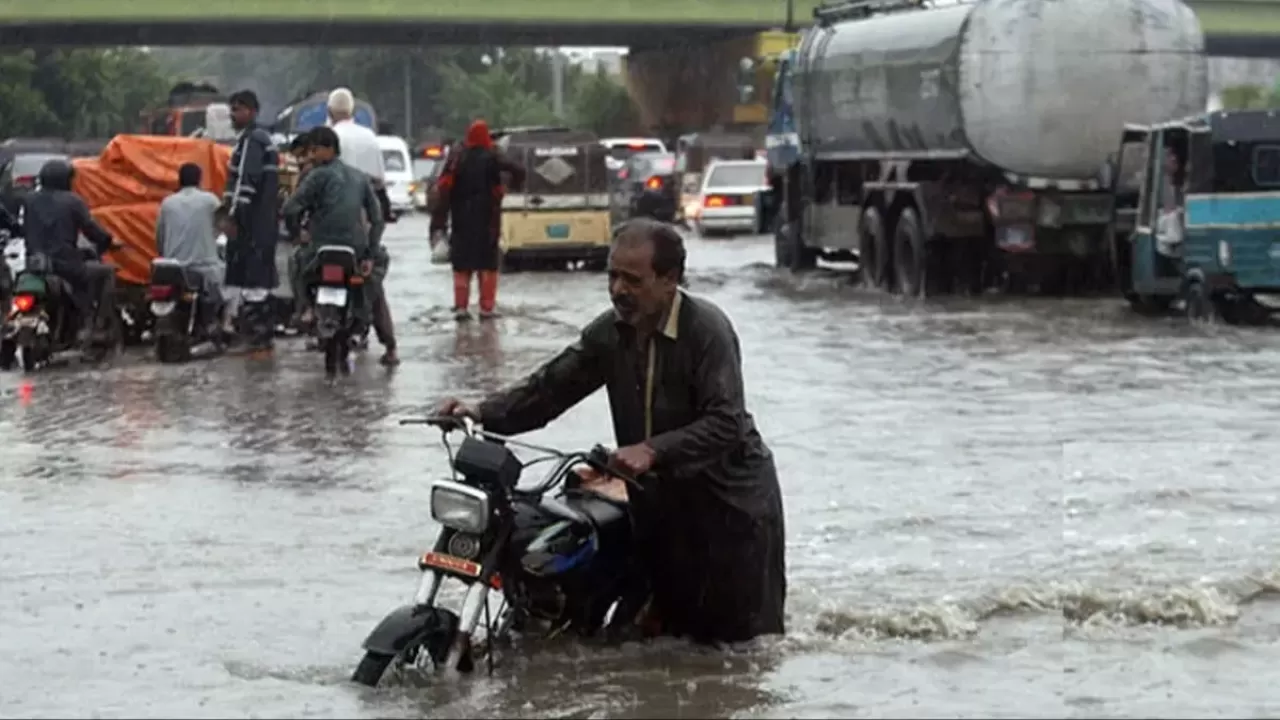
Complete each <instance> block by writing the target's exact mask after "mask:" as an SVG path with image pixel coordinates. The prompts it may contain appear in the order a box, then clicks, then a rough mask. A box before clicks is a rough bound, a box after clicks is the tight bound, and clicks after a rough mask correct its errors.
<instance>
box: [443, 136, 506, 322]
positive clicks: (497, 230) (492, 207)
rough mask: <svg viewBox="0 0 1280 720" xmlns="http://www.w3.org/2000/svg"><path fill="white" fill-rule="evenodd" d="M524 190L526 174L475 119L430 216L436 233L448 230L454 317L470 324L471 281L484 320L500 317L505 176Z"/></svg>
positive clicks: (446, 176)
mask: <svg viewBox="0 0 1280 720" xmlns="http://www.w3.org/2000/svg"><path fill="white" fill-rule="evenodd" d="M504 172H507V173H510V174H511V183H512V184H513V185H515V186H520V185H521V184H522V183H523V182H524V177H525V172H524V168H523V167H521V166H520V165H518V164H516V163H513V162H511V161H510V160H508V159H507V158H506V157H504V156H503V155H502V154H501V153H500V152H499V151H498V150H497V149H496V148H495V147H494V146H493V138H492V137H491V136H490V135H489V125H488V124H487V123H486V122H485V121H484V120H476V121H475V122H473V123H471V127H469V128H468V129H467V135H466V139H465V140H464V141H463V144H462V149H461V151H460V152H457V153H454V154H451V156H450V158H449V167H448V168H447V169H446V170H445V172H444V175H443V176H442V177H441V178H440V181H439V183H438V184H437V191H438V193H439V199H438V201H437V203H436V207H435V210H434V211H433V213H432V217H431V231H432V233H433V234H434V233H437V232H443V230H444V228H445V227H448V226H449V225H450V219H452V229H451V233H450V237H449V263H450V265H452V266H453V312H454V317H456V318H457V319H458V320H469V319H470V318H471V313H470V311H469V310H468V306H469V305H470V304H471V278H472V276H473V275H478V276H479V278H480V317H481V319H489V318H493V317H495V316H496V315H497V302H498V268H499V266H500V264H501V261H502V252H501V249H500V248H499V246H498V242H499V239H500V238H501V237H502V196H503V194H504V192H505V189H504V188H503V184H502V173H504Z"/></svg>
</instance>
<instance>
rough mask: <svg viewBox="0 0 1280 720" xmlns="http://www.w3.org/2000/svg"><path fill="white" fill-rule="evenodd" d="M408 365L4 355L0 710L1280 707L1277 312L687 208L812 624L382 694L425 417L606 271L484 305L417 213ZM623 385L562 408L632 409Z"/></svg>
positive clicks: (400, 280)
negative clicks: (738, 344) (1016, 294)
mask: <svg viewBox="0 0 1280 720" xmlns="http://www.w3.org/2000/svg"><path fill="white" fill-rule="evenodd" d="M391 230H392V231H393V232H392V233H391V235H390V238H389V240H388V244H389V247H390V248H391V251H392V253H393V258H394V261H393V265H392V269H391V277H390V281H389V283H390V285H389V293H390V296H391V301H392V306H393V310H394V312H395V315H396V320H397V324H398V329H399V333H400V336H401V347H402V355H403V357H404V364H403V365H402V366H401V367H399V368H398V369H396V370H395V371H393V372H387V371H385V370H384V369H382V368H380V367H378V366H377V364H376V362H375V361H376V359H377V352H378V351H377V348H376V345H375V347H374V349H371V351H370V352H368V353H366V354H365V356H364V357H362V358H361V359H360V360H359V361H358V366H357V369H356V372H355V373H354V374H353V376H352V377H351V378H349V379H348V380H346V381H345V382H342V383H340V384H339V385H338V386H337V387H334V388H330V387H327V386H326V385H325V383H324V380H323V373H322V363H321V358H320V357H319V356H318V355H316V354H314V353H306V352H304V351H303V349H302V344H301V342H300V341H296V340H285V341H282V342H281V343H280V344H279V346H278V349H277V351H276V354H275V355H276V357H275V358H274V359H272V360H268V361H255V360H251V359H248V358H245V357H226V358H219V359H215V360H212V361H209V362H204V363H201V362H196V363H192V364H189V365H185V366H170V367H161V366H159V365H157V364H155V363H154V362H151V361H148V360H146V359H144V358H141V357H135V358H131V359H128V360H125V361H122V362H120V363H118V364H117V365H116V366H114V367H112V368H110V369H105V370H101V371H94V370H86V369H76V370H65V371H53V372H48V373H43V374H38V375H34V376H25V377H24V376H23V375H21V374H20V373H7V374H3V375H0V393H2V394H3V404H2V405H0V408H2V409H0V437H2V438H3V441H2V442H3V445H2V446H0V447H3V451H2V452H0V599H2V600H3V601H2V602H0V628H2V632H0V715H4V716H10V717H12V716H45V717H49V716H62V717H67V716H73V717H81V716H89V715H94V716H101V717H123V716H134V717H139V716H146V717H160V716H168V717H175V716H177V717H227V716H252V717H421V716H424V715H427V716H443V717H475V716H477V715H480V716H491V717H492V716H507V717H512V716H521V717H526V716H552V715H554V716H559V717H636V718H640V717H705V716H726V715H731V716H738V717H812V716H827V717H830V716H842V717H854V716H873V715H874V716H881V717H886V716H887V717H956V716H967V717H977V716H985V717H1005V716H1007V717H1027V716H1028V715H1030V716H1037V717H1064V716H1078V717H1086V716H1087V717H1095V718H1096V717H1121V716H1135V715H1148V716H1153V715H1154V716H1164V717H1185V716H1201V717H1203V716H1224V717H1226V716H1231V717H1262V716H1267V715H1270V716H1275V715H1277V714H1280V694H1277V692H1276V691H1275V678H1276V674H1275V660H1276V658H1277V657H1280V596H1277V595H1276V591H1277V589H1278V588H1277V583H1278V582H1280V574H1278V573H1280V560H1278V559H1277V558H1280V523H1277V522H1276V518H1277V517H1278V516H1280V480H1277V479H1276V475H1275V473H1274V469H1273V468H1274V460H1275V458H1276V457H1277V456H1278V455H1280V428H1277V427H1276V424H1277V422H1276V421H1277V418H1280V372H1278V371H1277V369H1278V368H1280V334H1276V333H1275V332H1274V331H1266V330H1240V329H1231V328H1192V327H1188V326H1186V325H1185V324H1184V323H1182V322H1179V321H1153V320H1148V319H1139V318H1135V317H1132V316H1131V315H1129V314H1128V312H1127V311H1126V310H1125V308H1124V307H1123V306H1122V304H1120V303H1117V302H1113V301H1099V300H1082V301H1076V300H1068V301H1061V300H1043V301H1026V300H1016V301H1015V300H988V301H983V302H974V301H956V302H949V303H946V304H941V305H936V306H929V307H925V308H912V307H907V306H903V305H901V304H900V303H898V302H897V301H895V300H892V299H889V298H884V297H880V296H876V295H872V294H867V293H865V292H863V291H860V290H857V289H855V288H853V287H852V286H851V285H850V283H849V278H848V277H847V276H842V275H839V274H833V273H828V272H819V273H815V274H812V275H810V276H807V277H804V278H801V279H796V278H792V277H790V276H789V275H787V274H785V273H777V272H775V271H774V270H773V269H772V268H771V267H770V266H769V263H770V262H771V259H772V248H771V246H770V244H769V243H768V241H766V240H765V239H762V238H747V239H733V240H716V241H691V243H690V247H689V250H690V264H691V273H690V276H691V277H690V289H691V290H692V291H694V292H696V293H701V294H705V295H707V296H709V297H711V298H712V299H714V300H716V301H717V302H719V303H720V304H721V305H722V306H723V307H724V308H726V310H727V311H728V312H729V313H730V315H731V316H732V318H733V320H734V322H735V323H736V325H737V327H738V331H739V333H740V335H741V339H742V345H743V353H744V356H745V361H746V375H747V389H748V399H749V404H750V409H751V410H752V412H753V413H754V414H755V416H756V419H757V422H758V424H759V425H760V427H761V430H762V432H763V434H764V437H765V439H766V441H768V442H769V443H770V445H771V446H772V448H773V450H774V452H775V454H776V455H777V461H778V467H779V471H780V475H781V478H782V483H783V488H784V491H785V494H786V508H787V515H788V532H789V550H788V564H789V576H790V589H791V592H790V598H789V603H788V605H789V635H788V637H786V638H784V639H779V640H773V641H769V642H762V643H759V644H758V645H757V646H755V647H753V648H750V649H748V650H744V651H741V652H737V653H733V654H720V653H712V652H708V651H703V650H695V649H692V648H690V647H688V646H686V645H683V644H680V643H675V642H670V643H657V644H653V645H648V646H638V647H626V648H622V649H617V650H602V649H597V648H584V647H580V646H573V645H561V646H556V647H547V648H544V649H540V650H537V651H530V652H528V653H525V654H520V655H508V656H506V657H505V662H504V663H503V664H502V665H500V667H499V669H498V671H497V673H496V675H495V676H494V677H493V678H488V677H485V676H484V675H483V674H480V675H478V676H477V677H474V678H470V679H465V680H462V681H459V682H455V683H453V684H449V685H443V686H440V685H437V686H433V687H426V688H393V689H389V690H378V691H371V690H364V689H360V688H356V687H354V686H352V685H350V684H348V683H347V682H346V679H347V677H348V676H349V674H350V672H351V670H352V669H353V667H354V665H355V663H356V662H357V661H358V659H359V657H360V652H361V651H360V642H361V640H362V639H363V638H364V636H365V634H366V633H367V632H368V631H369V630H370V629H371V628H372V627H373V625H374V624H375V623H376V622H377V621H378V620H379V619H381V617H382V616H383V615H384V614H385V613H386V612H388V611H389V610H391V609H392V608H393V607H395V606H397V605H399V604H401V603H403V602H405V601H406V600H407V599H408V598H409V596H410V595H411V594H412V591H413V589H414V587H415V584H416V581H417V570H416V567H415V560H416V556H417V554H418V553H419V552H420V551H421V550H423V549H424V548H425V547H426V546H427V545H428V544H429V543H430V542H431V541H432V540H433V539H434V537H435V528H434V526H433V523H432V522H431V520H430V518H429V514H428V491H429V486H430V483H431V481H432V480H434V479H436V478H437V477H440V476H442V475H443V471H444V467H445V466H444V462H445V455H444V452H443V450H442V448H441V447H440V445H439V442H438V434H437V433H435V432H434V431H424V430H423V429H421V428H403V427H399V426H397V425H396V422H395V421H396V419H397V418H400V417H403V416H406V415H409V414H413V413H420V412H422V411H424V410H425V409H426V408H428V407H429V406H430V403H431V402H432V401H434V400H435V399H437V398H438V397H440V396H442V395H444V394H460V395H463V396H469V397H475V396H478V395H480V394H482V393H483V392H485V391H487V390H489V389H492V388H495V387H497V386H499V385H500V384H502V383H505V382H507V381H510V380H512V379H514V378H516V377H517V376H519V375H520V374H521V373H522V372H523V371H526V370H528V369H530V368H532V367H533V366H534V365H535V364H536V363H537V362H538V361H539V360H540V359H542V358H545V357H546V356H548V355H549V354H550V353H552V352H554V351H555V350H556V349H558V348H559V347H561V346H562V345H563V344H564V343H566V342H568V341H569V340H571V339H572V338H573V337H574V335H575V332H576V328H577V326H578V324H580V323H582V322H583V321H585V320H586V319H588V318H590V317H591V316H593V315H594V314H595V313H597V312H598V311H599V310H600V309H602V308H603V307H605V305H606V302H607V299H606V296H605V288H604V280H603V277H602V276H600V275H589V274H572V275H560V274H554V275H553V274H527V275H514V276H508V277H504V279H503V286H502V288H501V290H500V297H499V304H500V306H501V309H502V310H503V311H504V313H505V317H504V318H502V319H500V320H498V321H497V322H495V323H493V324H492V325H481V324H479V323H473V324H470V325H462V326H459V325H455V323H454V322H453V321H452V319H451V318H450V314H449V293H450V284H449V280H448V271H447V268H444V267H439V266H431V265H429V264H428V256H429V251H428V249H427V246H426V243H425V242H424V241H423V240H421V238H423V237H425V227H423V226H422V225H421V224H420V221H417V220H411V221H403V222H401V223H400V224H398V225H396V226H392V228H391ZM607 427H609V419H608V414H607V407H606V403H605V398H604V396H603V394H602V393H600V394H597V395H596V396H593V397H592V398H590V399H589V400H588V401H587V402H586V403H584V404H583V405H582V406H580V407H579V408H577V409H575V410H573V411H571V412H570V413H569V414H568V415H567V416H565V417H564V418H563V419H562V420H561V421H560V422H558V423H556V424H554V425H553V426H551V427H550V428H548V429H546V430H544V431H541V432H539V433H536V434H535V435H536V437H537V439H538V440H541V441H544V442H547V443H551V444H557V445H561V446H566V447H586V446H589V445H590V444H592V443H595V442H599V441H605V442H609V443H611V442H612V438H611V437H602V436H601V434H600V432H601V428H607Z"/></svg>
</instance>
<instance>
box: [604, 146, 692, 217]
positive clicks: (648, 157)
mask: <svg viewBox="0 0 1280 720" xmlns="http://www.w3.org/2000/svg"><path fill="white" fill-rule="evenodd" d="M675 169H676V156H675V155H674V154H672V153H666V152H643V153H638V154H636V155H632V156H631V157H630V158H629V159H628V160H627V162H626V164H625V165H623V166H622V169H621V170H619V171H618V180H617V183H616V184H615V185H614V188H613V192H612V194H611V196H612V210H613V220H614V222H615V223H619V222H625V221H626V220H630V219H631V218H636V217H648V218H653V219H654V220H661V221H662V222H672V221H674V220H675V216H676V202H677V201H676V197H677V190H678V188H677V187H676V183H675Z"/></svg>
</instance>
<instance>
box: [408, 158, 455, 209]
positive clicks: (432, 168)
mask: <svg viewBox="0 0 1280 720" xmlns="http://www.w3.org/2000/svg"><path fill="white" fill-rule="evenodd" d="M448 156H449V147H448V146H447V145H445V144H443V143H439V144H434V143H433V144H426V145H421V146H419V147H418V152H417V154H416V155H415V156H414V158H413V184H412V185H411V186H410V188H411V193H410V194H411V195H413V207H414V209H415V210H417V211H419V212H427V210H428V208H427V198H428V197H429V195H430V191H431V186H432V185H434V184H435V183H436V181H437V180H439V179H440V174H441V173H442V172H444V163H445V159H446V158H448Z"/></svg>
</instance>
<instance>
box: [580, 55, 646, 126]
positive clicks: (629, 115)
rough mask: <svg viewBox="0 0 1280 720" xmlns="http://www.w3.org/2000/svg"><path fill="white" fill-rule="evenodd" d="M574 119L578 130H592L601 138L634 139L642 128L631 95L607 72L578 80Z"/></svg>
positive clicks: (598, 71) (598, 70) (585, 76)
mask: <svg viewBox="0 0 1280 720" xmlns="http://www.w3.org/2000/svg"><path fill="white" fill-rule="evenodd" d="M570 118H571V119H572V121H573V124H574V126H575V127H580V128H582V129H584V130H591V131H592V132H594V133H596V134H597V135H600V136H601V137H606V136H617V135H630V134H631V133H633V132H636V129H637V127H638V126H639V124H640V117H639V113H638V112H636V106H635V103H634V102H632V100H631V95H630V94H629V93H627V89H626V88H625V87H623V86H622V83H620V82H618V80H617V79H616V78H614V77H613V76H611V75H609V74H608V73H606V72H605V70H604V68H598V69H597V70H596V72H595V74H585V75H583V76H582V77H580V78H577V81H576V82H575V83H574V88H573V99H572V102H571V105H570Z"/></svg>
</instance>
